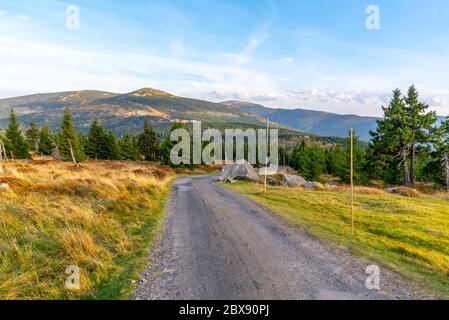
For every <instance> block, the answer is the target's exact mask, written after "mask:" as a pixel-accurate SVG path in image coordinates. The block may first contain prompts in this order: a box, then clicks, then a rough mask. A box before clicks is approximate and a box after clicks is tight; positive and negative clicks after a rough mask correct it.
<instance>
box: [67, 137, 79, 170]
mask: <svg viewBox="0 0 449 320" xmlns="http://www.w3.org/2000/svg"><path fill="white" fill-rule="evenodd" d="M67 140H68V141H69V146H70V155H71V156H72V161H73V164H74V165H75V167H76V168H77V169H79V166H78V162H76V158H75V154H74V153H73V147H72V142H70V139H67Z"/></svg>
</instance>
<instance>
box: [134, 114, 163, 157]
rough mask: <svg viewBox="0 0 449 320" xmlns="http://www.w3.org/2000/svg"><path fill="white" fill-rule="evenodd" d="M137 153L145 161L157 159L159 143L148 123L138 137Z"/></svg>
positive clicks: (146, 122)
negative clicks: (138, 152)
mask: <svg viewBox="0 0 449 320" xmlns="http://www.w3.org/2000/svg"><path fill="white" fill-rule="evenodd" d="M138 140H139V151H140V153H141V154H142V155H143V156H144V157H145V159H146V160H149V161H155V160H157V158H158V149H159V141H158V139H157V137H156V133H155V132H154V130H153V127H152V126H151V125H150V123H149V122H148V121H145V123H144V125H143V132H142V133H141V134H140V135H139V138H138Z"/></svg>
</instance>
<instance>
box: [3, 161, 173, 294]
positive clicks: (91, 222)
mask: <svg viewBox="0 0 449 320" xmlns="http://www.w3.org/2000/svg"><path fill="white" fill-rule="evenodd" d="M5 169H6V173H3V174H0V184H1V183H7V184H8V185H9V186H10V188H8V189H7V190H5V191H0V299H79V298H106V299H108V298H123V297H126V294H127V293H128V292H129V290H130V288H131V287H132V281H131V280H132V279H135V277H136V276H137V274H138V270H139V268H140V267H141V266H142V265H143V263H145V257H146V254H147V250H148V247H149V246H150V244H151V241H152V239H153V237H154V234H155V232H156V231H157V229H158V227H159V225H160V221H161V218H162V216H163V209H164V203H165V199H166V197H167V194H168V186H169V183H170V181H171V179H172V178H173V177H174V172H172V171H171V170H170V169H164V168H156V167H153V166H152V165H149V164H136V163H126V162H98V163H85V164H82V165H81V168H80V170H75V169H74V168H73V166H72V165H71V164H67V163H61V162H55V161H35V162H28V163H27V162H10V163H7V164H6V165H5ZM70 265H76V266H78V267H79V268H80V270H81V289H80V290H79V291H69V290H67V289H66V288H65V286H64V283H65V279H66V277H67V275H66V274H65V270H66V268H67V267H68V266H70Z"/></svg>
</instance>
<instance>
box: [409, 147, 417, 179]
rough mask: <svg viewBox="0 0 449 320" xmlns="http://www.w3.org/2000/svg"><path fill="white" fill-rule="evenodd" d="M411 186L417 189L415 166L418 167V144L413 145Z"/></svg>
mask: <svg viewBox="0 0 449 320" xmlns="http://www.w3.org/2000/svg"><path fill="white" fill-rule="evenodd" d="M410 160H411V161H410V162H411V163H410V185H411V186H412V187H415V182H416V178H415V166H416V144H415V143H413V144H412V152H411V155H410Z"/></svg>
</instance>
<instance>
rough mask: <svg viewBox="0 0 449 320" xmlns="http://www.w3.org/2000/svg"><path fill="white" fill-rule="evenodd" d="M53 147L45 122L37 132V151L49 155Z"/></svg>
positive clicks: (51, 137)
mask: <svg viewBox="0 0 449 320" xmlns="http://www.w3.org/2000/svg"><path fill="white" fill-rule="evenodd" d="M54 148H55V144H54V141H53V136H52V134H51V132H50V129H49V127H48V124H45V125H44V126H43V127H42V129H41V131H40V133H39V147H38V151H39V153H41V154H43V155H45V156H51V155H52V153H53V149H54Z"/></svg>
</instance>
